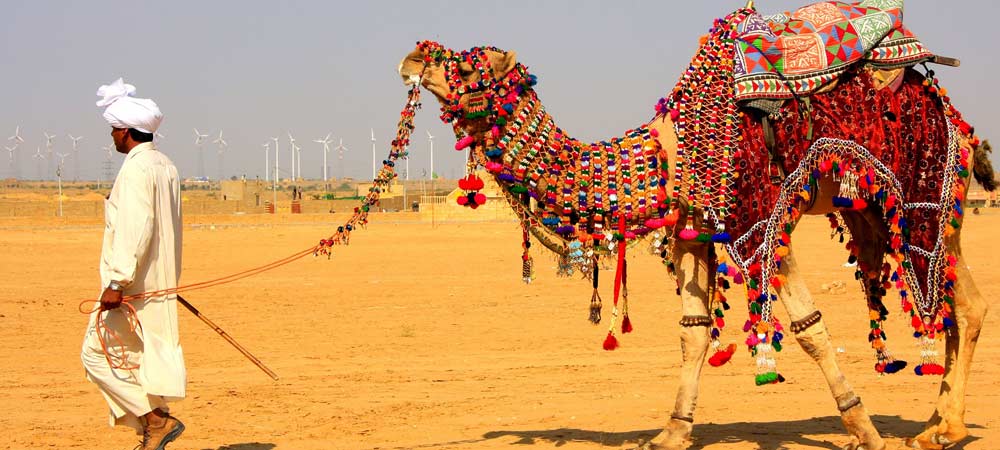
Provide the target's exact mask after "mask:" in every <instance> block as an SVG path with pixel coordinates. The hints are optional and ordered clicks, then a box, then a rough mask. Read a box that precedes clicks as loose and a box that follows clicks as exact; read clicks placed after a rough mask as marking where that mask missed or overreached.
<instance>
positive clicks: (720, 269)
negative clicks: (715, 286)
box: [715, 263, 729, 274]
mask: <svg viewBox="0 0 1000 450" xmlns="http://www.w3.org/2000/svg"><path fill="white" fill-rule="evenodd" d="M715 271H716V272H718V273H723V274H724V273H728V272H729V266H728V265H727V264H726V263H722V264H719V267H718V268H716V269H715Z"/></svg>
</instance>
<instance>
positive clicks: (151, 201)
mask: <svg viewBox="0 0 1000 450" xmlns="http://www.w3.org/2000/svg"><path fill="white" fill-rule="evenodd" d="M97 95H98V96H100V97H101V100H99V101H98V102H97V106H99V107H104V108H105V110H104V114H103V116H104V119H105V120H106V121H107V122H108V124H109V125H111V137H112V138H113V139H114V143H115V149H116V150H118V152H119V153H124V154H125V155H126V156H125V161H124V163H122V167H121V170H120V171H119V172H118V177H117V178H115V184H114V187H112V189H111V194H110V195H109V196H108V199H107V200H106V201H105V209H104V218H105V228H104V244H103V247H102V249H101V264H100V275H101V287H102V289H103V291H102V293H101V299H100V307H99V308H97V309H95V310H94V312H93V313H91V315H90V323H89V325H88V326H87V332H86V335H85V337H84V340H83V350H82V352H81V359H82V360H83V366H84V368H85V369H86V372H87V379H89V380H90V381H92V382H93V383H94V384H96V385H97V387H98V389H99V390H100V391H101V394H103V395H104V399H105V400H106V401H107V402H108V405H109V406H110V409H111V411H110V412H111V425H112V426H114V425H125V426H131V427H133V428H135V430H136V432H137V433H141V434H142V435H143V440H142V446H141V448H142V449H143V450H163V449H164V448H165V447H166V445H167V444H168V443H169V442H171V441H173V440H174V439H177V437H178V436H180V434H181V433H182V432H183V431H184V424H182V423H181V422H180V421H179V420H177V419H176V418H174V417H173V416H171V415H170V414H169V409H168V407H167V402H168V401H175V400H179V399H182V398H184V395H185V392H184V389H185V384H186V377H187V375H186V372H185V368H184V354H183V352H182V351H181V346H180V340H179V339H178V333H177V302H176V295H174V294H170V295H154V296H152V297H149V298H140V299H136V300H133V301H131V302H128V303H125V304H123V303H122V299H123V297H126V296H129V295H133V294H140V293H144V292H153V291H161V290H164V289H170V288H174V287H176V286H177V281H178V279H179V278H180V273H181V197H180V181H179V179H178V176H177V168H176V167H174V164H173V163H172V162H171V161H170V159H169V158H167V156H166V155H164V154H163V153H160V151H159V150H158V149H157V148H156V146H155V145H153V143H152V141H153V133H155V132H156V129H157V128H158V127H159V126H160V121H161V120H163V115H162V114H161V113H160V110H159V108H158V107H157V106H156V103H154V102H153V101H152V100H148V99H140V98H134V97H133V95H135V87H134V86H132V85H130V84H125V83H124V81H123V80H122V79H121V78H119V79H118V80H116V81H115V82H114V83H111V84H110V85H105V86H101V88H100V89H98V91H97ZM136 321H137V322H138V323H136Z"/></svg>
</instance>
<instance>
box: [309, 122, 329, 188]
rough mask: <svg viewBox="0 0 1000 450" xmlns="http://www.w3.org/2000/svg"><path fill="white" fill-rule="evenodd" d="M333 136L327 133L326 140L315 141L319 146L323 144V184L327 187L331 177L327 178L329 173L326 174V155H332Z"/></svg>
mask: <svg viewBox="0 0 1000 450" xmlns="http://www.w3.org/2000/svg"><path fill="white" fill-rule="evenodd" d="M332 134H333V133H327V134H326V137H325V138H323V139H315V140H313V142H315V143H317V144H323V184H324V185H326V182H327V180H329V177H327V176H326V175H327V173H326V155H327V153H330V136H331V135H332Z"/></svg>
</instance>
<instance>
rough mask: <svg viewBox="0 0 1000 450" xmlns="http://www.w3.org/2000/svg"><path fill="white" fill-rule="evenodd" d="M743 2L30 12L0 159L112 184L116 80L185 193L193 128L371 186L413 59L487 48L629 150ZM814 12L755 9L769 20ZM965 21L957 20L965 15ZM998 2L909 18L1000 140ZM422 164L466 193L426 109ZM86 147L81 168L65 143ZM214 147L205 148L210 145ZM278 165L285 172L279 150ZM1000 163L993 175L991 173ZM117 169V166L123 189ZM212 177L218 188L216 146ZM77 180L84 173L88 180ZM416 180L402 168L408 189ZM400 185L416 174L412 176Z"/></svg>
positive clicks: (967, 1) (918, 10) (6, 106)
mask: <svg viewBox="0 0 1000 450" xmlns="http://www.w3.org/2000/svg"><path fill="white" fill-rule="evenodd" d="M744 3H745V2H744V0H706V1H683V2H682V1H677V0H669V1H668V0H657V1H615V2H611V1H595V0H576V1H565V0H555V1H540V0H530V1H522V0H505V1H494V2H448V1H438V0H427V1H422V2H398V1H352V2H345V1H281V2H277V1H264V0H244V1H189V0H172V1H159V2H153V1H134V2H120V1H119V2H111V1H103V0H94V1H68V0H67V1H55V0H52V1H28V0H3V1H2V2H0V5H2V7H0V11H2V14H0V35H2V38H0V61H2V63H0V77H2V80H3V83H2V89H3V90H4V91H5V92H4V95H3V96H0V138H2V139H3V140H4V145H9V143H10V142H9V141H6V139H5V138H6V137H7V136H10V135H12V134H13V133H14V129H15V127H16V126H18V125H20V126H21V135H22V137H23V138H24V139H25V140H26V142H25V143H23V144H21V145H20V146H19V148H18V149H17V150H16V151H15V157H16V159H15V163H16V164H15V165H14V166H11V165H9V164H8V159H7V157H8V155H7V152H0V177H2V176H10V175H19V176H21V177H23V178H37V177H38V176H39V175H40V174H41V173H42V172H47V171H48V170H49V168H48V167H47V166H48V165H51V164H54V161H53V160H54V159H55V158H53V160H46V161H44V162H43V161H40V160H37V159H33V158H32V155H33V154H34V153H35V150H36V148H39V147H40V148H41V149H42V153H43V154H44V153H45V137H44V135H43V133H45V132H48V133H49V134H55V135H56V138H55V139H54V141H53V145H54V152H55V153H69V154H70V155H69V156H68V157H67V160H66V166H65V167H66V169H65V172H64V174H65V176H66V178H68V179H74V178H77V177H79V178H80V179H96V178H98V177H99V176H103V173H104V168H103V167H104V161H105V159H106V152H105V151H104V150H102V147H104V146H106V145H108V144H110V143H111V137H110V135H109V131H110V128H109V127H108V125H107V124H106V122H104V120H103V119H102V118H101V114H100V113H101V110H100V109H99V108H97V107H96V106H95V105H94V102H95V101H96V100H97V96H96V95H95V92H96V91H97V88H98V86H100V85H102V84H108V83H110V82H111V81H113V80H114V79H116V78H118V77H124V78H125V81H126V82H128V83H131V84H134V85H135V86H136V87H137V96H138V97H144V98H152V99H153V100H155V101H156V102H157V103H158V104H159V106H160V108H161V109H162V110H163V112H164V115H165V119H164V122H163V124H162V126H161V129H160V131H161V133H163V134H164V135H165V138H164V139H163V140H162V142H161V143H160V149H161V151H163V152H164V153H166V154H167V155H169V156H170V157H171V159H173V161H174V162H175V164H176V165H177V167H178V169H179V170H180V172H181V174H182V176H185V177H188V176H196V175H198V167H199V165H198V150H197V147H196V146H195V144H194V139H195V136H194V131H193V129H194V128H197V129H198V130H199V131H201V132H202V133H206V134H210V135H213V136H212V138H214V137H215V136H217V135H218V133H219V131H220V130H221V131H223V136H224V138H225V140H226V141H227V142H228V143H229V147H228V150H227V152H226V153H225V162H224V166H225V175H226V176H227V177H228V176H231V175H237V176H239V175H243V174H245V175H247V176H248V177H250V178H253V177H255V176H260V177H261V178H263V176H264V170H265V169H264V167H265V149H264V147H262V144H263V143H264V142H266V141H268V140H269V139H270V138H271V137H274V136H279V137H281V150H282V152H281V155H280V157H281V166H282V172H283V175H282V176H283V177H285V176H287V173H284V172H285V168H287V167H288V166H289V165H290V163H291V156H290V154H289V152H288V151H287V149H288V137H287V133H289V132H291V133H292V134H293V135H294V136H295V138H296V140H297V142H298V144H299V145H301V147H302V152H301V155H302V162H301V166H302V172H303V176H305V177H307V178H320V177H321V176H322V166H323V152H322V146H321V145H320V144H317V143H314V142H312V141H313V140H314V139H321V138H322V137H324V136H326V135H327V134H328V133H332V139H333V140H334V146H335V145H336V143H337V142H339V140H340V139H343V144H344V146H345V147H347V149H348V150H347V151H346V152H345V154H344V159H343V163H342V164H341V162H340V161H339V160H338V159H337V154H336V152H335V151H332V152H331V154H330V156H329V163H328V165H329V167H330V172H329V173H330V176H331V177H339V176H340V175H341V174H343V175H344V176H348V177H354V178H358V179H370V178H371V165H372V143H371V142H370V134H369V133H370V131H369V130H370V129H374V133H375V137H376V139H377V140H376V142H375V144H376V151H377V155H378V159H379V160H381V159H382V158H384V157H385V155H386V154H387V153H388V150H389V141H391V139H392V138H393V133H394V132H395V127H396V124H397V122H398V120H399V112H400V110H401V109H402V107H403V103H404V102H405V98H406V88H405V87H404V86H403V85H402V82H401V79H400V77H399V76H398V74H397V73H396V69H397V65H398V64H399V61H400V60H401V59H402V57H403V56H405V55H406V54H407V53H408V52H410V51H411V50H413V48H414V47H415V43H416V42H417V41H420V40H425V39H430V40H436V41H438V42H441V43H442V44H443V45H445V46H447V47H450V48H453V49H468V48H470V47H473V46H478V45H492V46H496V47H499V48H502V49H506V50H514V51H516V52H517V55H518V60H519V61H520V62H522V63H524V64H526V65H527V66H528V68H529V70H530V71H531V72H532V73H533V74H535V75H537V76H538V78H539V84H538V85H537V86H536V89H537V91H538V93H539V96H540V98H541V99H542V101H543V102H544V103H545V105H546V108H547V109H548V111H549V112H550V113H551V114H552V115H553V117H554V118H555V119H556V122H557V123H558V124H559V126H560V127H561V128H563V129H564V130H566V131H567V132H568V133H570V134H571V135H573V136H574V137H577V138H580V139H583V140H597V139H604V138H607V137H610V136H616V135H619V134H621V133H622V132H624V131H625V130H627V129H630V128H632V127H634V126H636V125H638V124H640V123H642V122H644V121H646V120H648V119H649V118H650V117H651V115H652V112H653V105H654V104H655V103H656V101H657V99H659V98H660V97H662V96H663V95H665V94H666V93H667V92H669V90H670V89H671V88H672V87H673V85H674V84H675V83H676V81H677V79H678V77H679V75H680V74H681V72H682V70H683V68H684V67H686V64H687V62H688V61H689V60H690V58H691V56H692V55H693V54H694V52H695V50H696V48H697V39H698V36H700V35H701V34H704V33H705V32H706V31H707V29H708V28H709V27H710V25H711V23H712V20H713V19H714V18H716V17H721V16H724V15H726V14H727V13H730V12H732V11H733V10H735V9H737V8H739V7H741V6H743V4H744ZM808 3H811V2H808V1H791V0H759V1H757V3H756V5H757V9H758V10H759V11H760V12H761V13H764V14H771V13H776V12H782V11H787V10H790V9H795V8H797V7H800V6H803V5H806V4H808ZM958 5H961V7H959V6H958ZM998 5H1000V2H994V1H990V0H963V1H962V2H955V1H952V2H943V1H937V0H910V1H908V2H906V9H905V18H904V23H905V24H906V25H907V27H908V28H910V29H911V30H912V31H913V32H914V33H915V34H916V35H917V36H918V37H919V38H920V39H921V40H922V41H923V43H924V44H925V45H926V46H927V47H928V48H929V49H931V50H932V51H934V52H936V53H938V54H941V55H945V56H951V57H955V58H959V59H960V60H961V61H962V65H961V67H960V68H957V69H955V68H948V67H937V68H936V71H937V73H938V78H939V79H940V81H941V84H942V85H943V86H944V87H946V88H948V89H949V91H950V94H951V97H952V102H953V103H954V104H955V106H956V107H957V108H958V109H959V110H960V111H962V112H963V113H964V115H965V117H966V119H968V120H969V121H970V122H971V123H972V124H973V125H974V126H976V127H977V129H978V130H979V134H980V135H981V136H982V137H983V138H987V139H988V138H990V137H992V136H993V135H1000V132H997V133H996V134H994V130H997V129H998V125H1000V124H998V117H1000V113H998V112H997V109H998V108H997V105H998V103H1000V87H998V86H997V85H996V83H995V81H996V79H997V77H996V74H997V73H1000V70H998V69H1000V58H998V56H1000V51H998V50H997V43H998V42H1000V30H998V27H997V22H996V18H997V17H1000V6H998ZM423 94H424V97H423V100H424V101H423V105H424V108H423V109H422V110H421V111H419V112H418V113H417V117H416V120H415V125H416V130H415V132H414V138H413V142H412V144H411V147H410V153H411V159H410V161H409V175H410V177H409V178H410V179H419V178H421V177H422V176H425V175H426V174H428V170H429V167H430V148H429V144H428V141H427V138H426V133H425V130H427V131H430V132H431V133H432V134H433V135H434V136H435V140H434V164H435V171H436V172H437V173H438V174H440V175H441V176H447V177H454V176H455V175H457V174H459V173H461V171H462V164H463V161H462V155H461V154H460V153H458V152H455V151H454V150H452V149H453V148H454V147H453V146H454V135H453V133H452V131H451V129H450V127H446V126H445V125H444V124H442V123H441V122H440V120H439V119H438V115H439V114H440V112H439V110H438V105H437V102H436V101H435V100H434V99H433V97H432V96H431V95H430V93H429V92H427V91H426V90H425V91H424V92H423ZM70 134H72V135H74V136H80V135H82V136H84V138H83V139H82V140H80V141H79V144H80V146H79V150H78V155H79V160H78V161H76V162H74V160H73V155H72V150H71V149H72V147H71V143H70V140H69V138H68V135H70ZM210 140H211V139H209V141H210ZM270 156H271V160H272V162H273V158H274V154H273V148H272V149H271V155H270ZM994 159H995V160H996V159H997V158H996V157H995V158H994ZM121 161H122V156H121V155H119V154H117V153H116V154H115V155H113V159H112V164H110V166H111V167H112V173H114V172H116V171H117V167H118V166H119V165H120V163H121ZM204 161H205V162H204V164H205V170H204V173H205V175H207V176H209V177H216V176H217V174H218V173H219V159H218V157H217V152H216V149H215V147H214V145H213V144H211V143H210V142H209V143H206V145H205V147H204ZM77 164H78V167H79V172H78V175H76V173H77V172H76V169H77ZM406 165H407V164H406V162H400V163H399V165H398V167H400V168H401V170H403V171H405V167H406ZM401 176H404V174H401Z"/></svg>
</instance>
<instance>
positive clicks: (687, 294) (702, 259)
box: [641, 242, 715, 450]
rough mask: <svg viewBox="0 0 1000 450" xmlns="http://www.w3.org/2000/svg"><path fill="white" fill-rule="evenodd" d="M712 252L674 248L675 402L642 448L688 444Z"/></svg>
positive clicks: (674, 448)
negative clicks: (677, 309) (677, 317)
mask: <svg viewBox="0 0 1000 450" xmlns="http://www.w3.org/2000/svg"><path fill="white" fill-rule="evenodd" d="M714 258H715V255H714V252H713V251H712V247H711V246H710V245H704V244H697V243H688V242H684V243H679V244H677V245H676V246H675V248H674V267H675V271H676V275H677V281H678V286H680V292H681V311H682V313H683V315H684V317H683V318H682V319H681V356H682V358H683V363H682V366H681V377H680V386H679V387H678V389H677V401H676V402H675V403H674V411H673V413H672V414H671V415H670V421H669V422H667V425H666V427H664V429H663V432H662V433H660V434H659V435H658V436H656V438H654V439H653V440H652V441H651V442H649V443H646V444H645V445H643V446H642V447H641V448H643V449H669V450H678V449H684V448H687V447H688V446H689V445H690V444H691V430H692V428H693V426H694V409H695V403H696V402H697V401H698V379H699V378H700V377H701V368H702V366H703V364H704V362H705V354H706V353H707V352H708V344H709V341H710V339H709V327H710V326H711V323H712V319H711V317H709V315H708V300H709V297H708V291H709V285H710V283H711V282H712V280H713V277H714V270H715V267H714V265H715V262H714Z"/></svg>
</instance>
